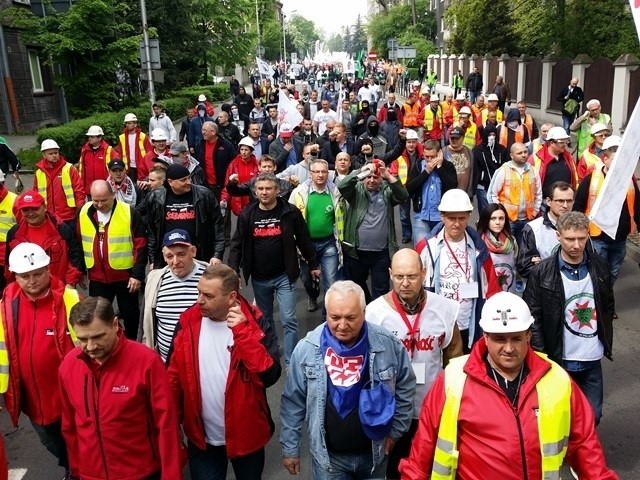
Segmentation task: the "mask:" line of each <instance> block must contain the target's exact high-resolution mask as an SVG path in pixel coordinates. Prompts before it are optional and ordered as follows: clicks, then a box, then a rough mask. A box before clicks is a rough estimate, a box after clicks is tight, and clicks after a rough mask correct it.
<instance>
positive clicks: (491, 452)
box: [400, 292, 618, 480]
mask: <svg viewBox="0 0 640 480" xmlns="http://www.w3.org/2000/svg"><path fill="white" fill-rule="evenodd" d="M532 324H533V318H532V317H531V312H530V311H529V307H528V306H527V304H526V303H525V302H524V300H522V299H521V298H519V297H518V296H516V295H514V294H512V293H508V292H500V293H497V294H495V295H494V296H493V297H491V298H490V299H488V300H487V302H486V303H485V304H484V307H483V308H482V318H481V320H480V326H481V327H482V329H483V330H484V335H483V338H482V339H480V340H479V341H478V342H477V343H476V344H475V345H474V346H473V350H472V351H471V355H468V356H464V357H458V358H455V359H453V360H451V361H450V362H449V365H448V366H447V368H446V369H445V371H444V372H443V373H441V374H440V375H439V376H438V378H437V379H436V381H435V383H434V384H433V386H432V387H431V389H430V390H429V393H428V394H427V396H426V398H425V401H424V403H423V404H422V411H421V413H420V419H419V424H418V431H417V432H416V435H415V437H414V440H413V444H412V446H411V453H410V455H409V458H408V459H406V460H402V461H401V462H400V474H401V477H402V478H403V480H418V479H420V480H422V479H425V478H438V479H444V478H459V479H471V478H482V479H486V478H500V479H502V480H521V479H523V478H560V473H561V472H560V469H561V467H562V464H563V462H566V463H567V464H568V465H570V466H571V467H572V468H573V469H574V470H575V472H577V475H578V476H577V477H576V478H580V480H614V479H617V478H618V476H617V475H616V474H615V472H613V471H612V470H610V469H609V468H608V467H607V464H606V461H605V458H604V452H603V451H602V446H601V445H600V441H599V439H598V435H597V433H596V430H595V426H594V425H595V422H594V417H593V410H592V408H591V406H590V405H589V402H588V401H587V399H586V397H585V396H584V394H583V393H582V392H581V391H580V389H579V388H578V387H577V385H576V384H575V383H574V382H573V380H571V378H570V377H569V375H568V374H567V372H565V371H564V370H563V369H562V368H561V367H560V366H559V365H558V364H556V363H555V362H553V361H551V360H549V359H548V358H547V356H546V355H544V354H537V353H536V352H534V351H533V349H532V348H531V347H530V346H529V342H530V341H531V329H530V328H531V325H532ZM445 385H446V387H445ZM514 417H515V418H514Z"/></svg>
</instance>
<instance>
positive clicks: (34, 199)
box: [15, 190, 44, 210]
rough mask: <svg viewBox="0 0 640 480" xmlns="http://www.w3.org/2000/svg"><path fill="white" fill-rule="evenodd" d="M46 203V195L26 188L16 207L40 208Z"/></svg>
mask: <svg viewBox="0 0 640 480" xmlns="http://www.w3.org/2000/svg"><path fill="white" fill-rule="evenodd" d="M42 204H44V197H43V196H42V195H40V194H39V193H38V192H37V191H35V190H25V191H24V192H22V193H21V194H20V196H19V197H18V198H17V199H16V203H15V208H16V209H18V210H22V209H23V208H38V207H39V206H40V205H42Z"/></svg>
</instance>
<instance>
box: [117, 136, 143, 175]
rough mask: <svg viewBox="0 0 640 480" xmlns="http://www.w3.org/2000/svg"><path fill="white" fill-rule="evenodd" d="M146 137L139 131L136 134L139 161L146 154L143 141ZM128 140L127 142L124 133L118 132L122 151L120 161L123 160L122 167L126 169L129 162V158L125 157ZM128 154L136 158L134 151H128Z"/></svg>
mask: <svg viewBox="0 0 640 480" xmlns="http://www.w3.org/2000/svg"><path fill="white" fill-rule="evenodd" d="M146 138H147V136H146V135H145V134H144V133H142V132H140V134H139V135H138V150H140V159H139V161H142V159H143V158H144V156H145V155H146V154H147V150H146V148H144V141H145V139H146ZM128 142H129V139H128V138H127V135H125V134H124V133H121V134H120V150H121V151H122V161H123V162H124V167H125V169H126V170H129V163H131V159H129V157H127V147H128ZM129 155H130V156H132V157H133V158H134V160H135V159H136V152H129ZM136 165H137V163H136Z"/></svg>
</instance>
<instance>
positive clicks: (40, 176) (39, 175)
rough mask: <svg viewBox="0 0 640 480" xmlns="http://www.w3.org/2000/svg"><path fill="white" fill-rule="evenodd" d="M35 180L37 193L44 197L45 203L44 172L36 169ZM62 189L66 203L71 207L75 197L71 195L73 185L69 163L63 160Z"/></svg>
mask: <svg viewBox="0 0 640 480" xmlns="http://www.w3.org/2000/svg"><path fill="white" fill-rule="evenodd" d="M36 180H37V181H38V193H39V194H40V195H42V198H44V203H45V204H46V203H47V176H46V175H45V173H44V172H43V171H42V170H40V169H38V170H36ZM62 190H63V191H64V196H65V197H66V199H67V205H68V206H70V207H71V208H75V206H76V197H75V196H74V195H73V185H72V184H71V164H70V163H69V162H65V164H64V166H63V167H62Z"/></svg>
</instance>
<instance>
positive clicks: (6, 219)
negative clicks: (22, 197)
mask: <svg viewBox="0 0 640 480" xmlns="http://www.w3.org/2000/svg"><path fill="white" fill-rule="evenodd" d="M16 198H17V195H16V194H15V193H13V192H7V195H6V197H4V199H3V200H2V202H0V242H6V241H7V233H9V230H10V229H11V227H13V226H14V225H15V224H16V223H17V222H16V217H14V216H13V204H14V203H15V201H16Z"/></svg>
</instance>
